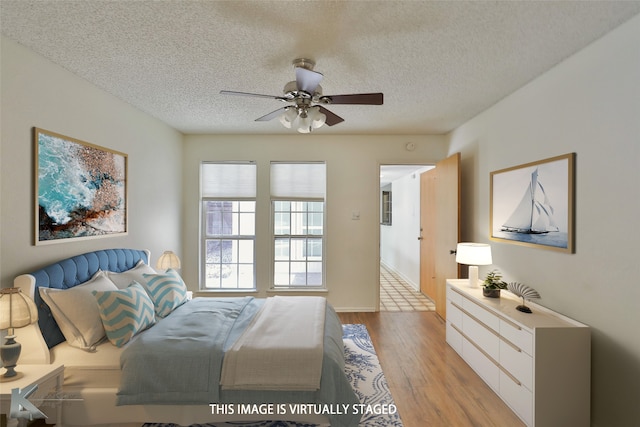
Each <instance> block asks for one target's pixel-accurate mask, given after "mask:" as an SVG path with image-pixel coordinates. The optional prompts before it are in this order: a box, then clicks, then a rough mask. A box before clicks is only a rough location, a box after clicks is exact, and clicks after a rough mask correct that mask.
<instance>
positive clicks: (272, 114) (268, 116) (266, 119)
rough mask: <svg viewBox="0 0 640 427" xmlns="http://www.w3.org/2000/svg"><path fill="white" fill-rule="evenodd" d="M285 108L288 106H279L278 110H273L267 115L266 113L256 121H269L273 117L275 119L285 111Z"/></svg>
mask: <svg viewBox="0 0 640 427" xmlns="http://www.w3.org/2000/svg"><path fill="white" fill-rule="evenodd" d="M285 109H286V107H282V108H278V109H277V110H276V111H272V112H270V113H269V114H266V115H264V116H262V117H258V118H257V119H256V120H255V121H256V122H266V121H269V120H271V119H275V118H276V117H278V116H279V115H280V114H282V113H284V111H285Z"/></svg>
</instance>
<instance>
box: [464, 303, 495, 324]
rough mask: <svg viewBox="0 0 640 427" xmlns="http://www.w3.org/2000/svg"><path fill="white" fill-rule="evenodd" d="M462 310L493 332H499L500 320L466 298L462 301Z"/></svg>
mask: <svg viewBox="0 0 640 427" xmlns="http://www.w3.org/2000/svg"><path fill="white" fill-rule="evenodd" d="M462 308H463V309H464V310H466V311H467V312H469V313H470V314H471V315H472V316H473V317H475V318H477V319H478V320H479V321H481V322H482V323H484V324H485V325H487V326H488V327H490V328H491V329H493V330H494V331H496V332H498V331H500V319H499V318H498V317H497V316H496V315H495V314H493V313H491V312H490V311H488V310H486V309H484V308H482V307H480V306H479V305H478V304H476V303H475V302H473V301H471V300H469V299H466V298H465V299H463V300H462Z"/></svg>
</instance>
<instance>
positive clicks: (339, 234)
mask: <svg viewBox="0 0 640 427" xmlns="http://www.w3.org/2000/svg"><path fill="white" fill-rule="evenodd" d="M407 141H412V142H415V143H416V149H415V150H414V151H411V152H410V151H407V150H405V144H406V143H407ZM445 154H446V140H445V138H444V137H443V136H409V135H402V136H393V135H389V136H323V135H320V134H316V135H298V134H288V135H273V136H256V135H233V136H232V135H229V136H225V135H216V136H213V135H187V136H185V151H184V182H185V194H184V197H185V215H184V225H183V228H184V233H183V235H184V241H183V247H184V254H185V256H184V260H183V261H184V266H183V270H182V273H183V277H184V278H185V280H186V281H187V283H188V284H189V285H190V286H191V287H193V286H194V285H193V284H196V283H198V266H197V262H198V250H199V242H198V228H199V205H198V198H199V195H198V171H199V165H200V162H202V161H204V160H255V161H256V162H257V165H258V200H257V208H256V209H257V231H256V233H257V234H256V240H257V242H256V245H257V253H258V260H257V282H258V283H257V286H258V295H260V296H265V295H266V294H267V292H266V291H267V289H268V286H269V283H270V280H269V279H270V260H271V259H270V257H271V256H272V255H271V253H272V252H271V246H270V245H271V241H270V239H269V218H270V214H269V209H270V204H269V162H270V161H272V160H292V161H295V160H300V161H304V160H324V161H326V165H327V224H326V245H327V246H326V256H327V259H326V265H327V272H326V282H327V288H328V294H327V298H328V300H329V301H330V302H331V303H332V304H333V305H334V306H335V307H336V309H338V310H355V311H371V310H375V309H377V305H378V297H379V270H378V262H379V248H378V245H379V241H378V235H379V227H380V207H379V203H380V200H379V190H380V188H379V187H380V177H379V174H380V170H379V167H380V164H383V163H387V164H393V163H434V162H436V161H438V160H440V159H442V158H444V157H445ZM354 211H358V212H360V220H357V221H354V220H352V219H351V218H352V212H354ZM196 289H197V287H196V288H193V290H196Z"/></svg>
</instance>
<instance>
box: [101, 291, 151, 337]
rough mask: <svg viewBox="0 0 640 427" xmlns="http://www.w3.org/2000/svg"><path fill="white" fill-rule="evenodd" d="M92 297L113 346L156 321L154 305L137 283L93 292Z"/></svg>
mask: <svg viewBox="0 0 640 427" xmlns="http://www.w3.org/2000/svg"><path fill="white" fill-rule="evenodd" d="M93 295H95V297H96V300H97V301H98V308H99V310H100V318H101V319H102V325H103V326H104V330H105V332H106V333H107V338H108V339H109V341H111V343H112V344H113V345H115V346H116V347H122V346H123V345H125V344H126V343H128V342H129V341H130V340H131V338H133V337H134V336H135V335H136V334H137V333H138V332H141V331H143V330H145V329H147V328H148V327H149V326H151V325H153V324H154V323H155V322H156V320H155V314H154V306H153V302H152V301H151V299H150V298H149V295H147V292H146V291H145V290H144V288H143V287H142V285H140V284H139V283H137V282H133V283H132V284H131V285H130V286H129V287H128V288H126V289H119V290H117V291H93Z"/></svg>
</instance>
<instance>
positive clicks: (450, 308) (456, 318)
mask: <svg viewBox="0 0 640 427" xmlns="http://www.w3.org/2000/svg"><path fill="white" fill-rule="evenodd" d="M458 307H460V304H457V303H455V302H454V301H452V300H449V299H448V300H447V321H448V322H451V323H453V324H454V325H456V326H457V327H458V328H459V329H462V311H460V309H459V308H458Z"/></svg>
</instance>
